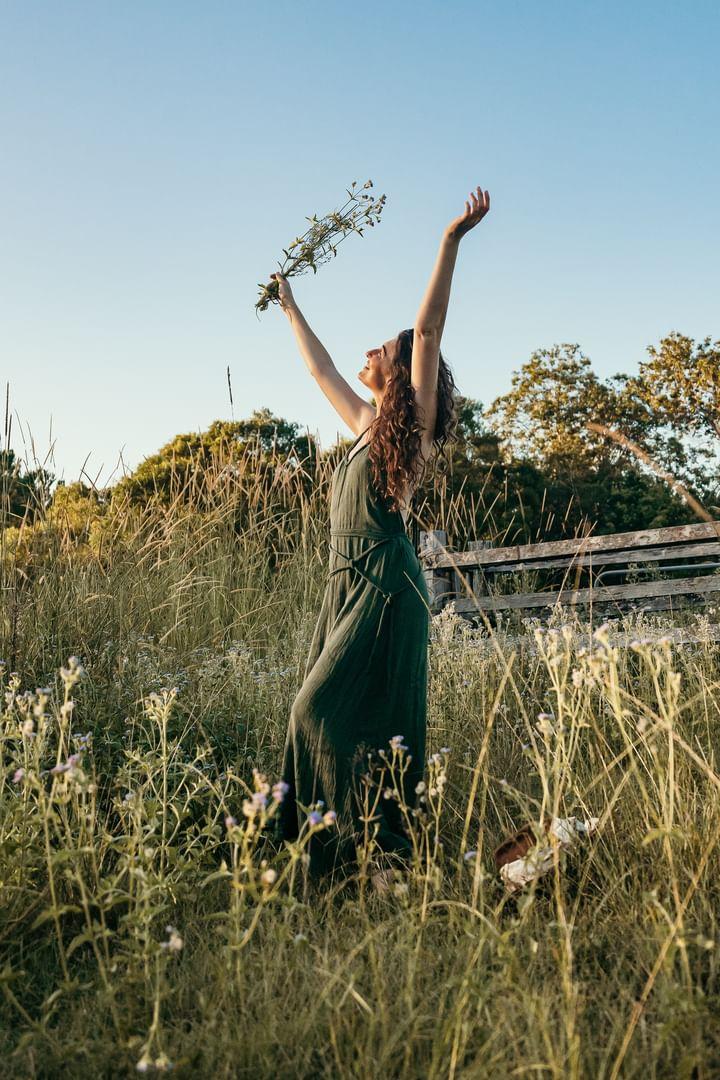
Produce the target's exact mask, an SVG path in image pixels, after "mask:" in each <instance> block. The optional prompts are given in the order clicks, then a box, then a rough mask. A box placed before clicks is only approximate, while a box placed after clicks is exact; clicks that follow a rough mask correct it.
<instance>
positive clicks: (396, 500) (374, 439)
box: [368, 329, 458, 549]
mask: <svg viewBox="0 0 720 1080" xmlns="http://www.w3.org/2000/svg"><path fill="white" fill-rule="evenodd" d="M414 337H415V332H414V330H412V329H410V330H402V331H401V332H400V333H399V334H398V336H397V346H396V349H395V355H394V357H393V359H392V366H391V371H390V378H389V380H388V383H387V388H386V390H385V395H384V397H383V402H382V405H381V407H380V413H379V415H378V416H377V417H376V418H375V420H373V422H372V424H371V425H370V426H371V434H370V449H369V451H368V457H369V460H370V466H371V470H372V472H371V475H372V481H373V484H374V486H375V489H376V490H377V491H378V492H380V494H381V495H382V496H383V497H384V498H385V499H386V501H387V508H388V509H389V510H398V511H399V510H400V499H401V496H402V494H403V492H404V491H405V489H406V488H407V487H408V486H412V488H413V495H412V499H411V501H410V515H409V516H410V521H409V524H412V530H411V537H412V539H413V543H414V544H415V547H416V549H417V544H418V536H419V527H418V523H417V518H416V517H415V515H414V511H415V508H416V496H417V494H418V488H419V484H420V481H421V479H422V478H423V475H424V473H425V468H426V466H427V463H423V460H422V456H421V453H420V449H421V444H422V431H423V427H422V424H421V423H420V422H419V419H418V413H417V410H419V409H420V406H418V405H417V403H416V401H415V388H414V387H413V385H412V383H411V381H410V380H411V373H412V372H411V365H412V351H413V340H414ZM456 391H457V387H456V385H455V380H454V379H453V376H452V372H451V371H450V368H449V367H448V365H447V362H446V361H445V358H444V357H443V354H442V352H440V357H439V364H438V381H437V397H438V400H437V415H436V417H435V429H434V431H433V455H432V457H433V458H437V455H438V454H440V453H441V452H442V451H443V449H444V447H445V444H446V443H447V442H448V440H450V439H452V436H453V435H454V432H455V428H456V426H457V419H458V417H457V411H456Z"/></svg>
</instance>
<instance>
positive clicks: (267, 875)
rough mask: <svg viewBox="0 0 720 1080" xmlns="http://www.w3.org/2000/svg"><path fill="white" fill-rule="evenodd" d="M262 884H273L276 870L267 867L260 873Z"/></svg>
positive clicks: (275, 878)
mask: <svg viewBox="0 0 720 1080" xmlns="http://www.w3.org/2000/svg"><path fill="white" fill-rule="evenodd" d="M260 880H261V881H262V883H263V885H274V884H275V881H276V880H277V871H276V870H273V869H272V868H269V869H268V870H265V871H264V872H263V873H262V874H261V875H260Z"/></svg>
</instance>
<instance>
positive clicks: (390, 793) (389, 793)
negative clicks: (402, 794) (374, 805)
mask: <svg viewBox="0 0 720 1080" xmlns="http://www.w3.org/2000/svg"><path fill="white" fill-rule="evenodd" d="M394 794H395V792H394V791H393V789H392V788H389V787H386V788H385V790H384V791H383V799H392V797H393V795H394Z"/></svg>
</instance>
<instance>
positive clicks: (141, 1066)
mask: <svg viewBox="0 0 720 1080" xmlns="http://www.w3.org/2000/svg"><path fill="white" fill-rule="evenodd" d="M152 1063H153V1062H152V1058H149V1057H148V1056H147V1054H143V1056H142V1057H141V1058H140V1060H139V1061H138V1063H137V1065H136V1066H135V1068H136V1069H137V1071H138V1072H147V1071H148V1069H149V1068H150V1066H151V1065H152Z"/></svg>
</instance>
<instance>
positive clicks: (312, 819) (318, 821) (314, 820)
mask: <svg viewBox="0 0 720 1080" xmlns="http://www.w3.org/2000/svg"><path fill="white" fill-rule="evenodd" d="M307 819H308V823H309V824H310V825H311V826H312V825H322V820H323V819H322V814H321V813H319V811H317V810H311V811H310V813H309V814H308V816H307Z"/></svg>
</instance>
